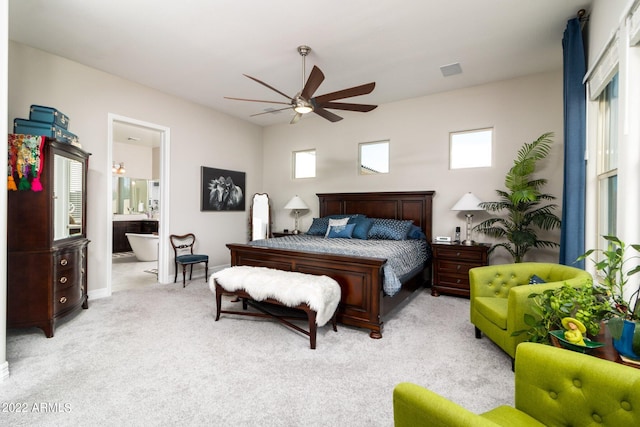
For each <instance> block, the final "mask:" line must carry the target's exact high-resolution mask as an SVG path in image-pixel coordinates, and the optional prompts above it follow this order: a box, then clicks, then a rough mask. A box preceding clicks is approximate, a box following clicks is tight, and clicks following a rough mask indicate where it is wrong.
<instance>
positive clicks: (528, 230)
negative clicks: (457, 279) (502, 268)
mask: <svg viewBox="0 0 640 427" xmlns="http://www.w3.org/2000/svg"><path fill="white" fill-rule="evenodd" d="M552 137H553V133H551V132H548V133H544V134H542V135H541V136H540V137H539V138H538V139H536V140H535V141H533V142H531V143H525V144H524V145H523V146H522V148H520V151H518V157H517V159H516V160H515V161H514V165H513V167H512V168H511V169H510V170H509V172H508V173H507V175H506V177H505V180H504V183H505V186H506V187H507V189H506V190H496V193H497V194H498V196H500V200H498V201H496V202H483V203H481V204H480V206H481V207H482V208H483V209H485V210H487V211H489V212H502V211H506V216H496V217H493V218H489V219H487V220H485V221H483V222H481V223H480V224H478V225H477V226H475V227H474V230H475V231H478V232H480V233H483V234H486V235H487V236H490V237H493V238H496V239H507V240H508V242H501V243H497V244H495V245H493V246H492V247H491V249H490V250H489V251H490V252H492V251H494V250H495V249H497V248H504V249H506V250H507V252H509V253H510V254H511V256H512V257H513V260H514V262H522V260H523V258H524V256H525V254H526V253H527V252H528V251H529V250H531V249H534V248H553V247H557V246H559V245H558V243H557V242H552V241H549V240H542V239H540V238H539V237H538V232H539V231H540V230H553V229H556V228H559V227H560V223H561V221H560V218H558V216H557V215H555V214H554V213H553V211H554V210H555V209H556V207H557V205H555V204H553V203H551V204H544V202H546V201H550V200H554V199H555V197H554V196H552V195H551V194H545V193H543V192H542V191H541V188H542V187H543V186H544V185H545V184H546V183H547V180H546V179H542V178H533V176H532V175H533V173H534V172H535V171H536V164H537V162H538V161H539V160H542V159H544V158H545V157H547V155H548V154H549V150H550V149H551V143H552V142H553V141H552V139H551V138H552Z"/></svg>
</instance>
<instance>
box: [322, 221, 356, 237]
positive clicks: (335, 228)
mask: <svg viewBox="0 0 640 427" xmlns="http://www.w3.org/2000/svg"><path fill="white" fill-rule="evenodd" d="M355 226H356V225H355V224H346V225H330V226H329V231H328V232H327V238H329V239H333V238H336V237H340V238H343V239H350V238H351V235H352V234H353V229H354V228H355Z"/></svg>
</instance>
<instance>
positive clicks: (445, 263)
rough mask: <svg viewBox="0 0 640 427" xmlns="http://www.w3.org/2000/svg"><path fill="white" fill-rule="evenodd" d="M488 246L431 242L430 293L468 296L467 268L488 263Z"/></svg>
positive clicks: (434, 294)
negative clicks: (431, 276) (431, 270)
mask: <svg viewBox="0 0 640 427" xmlns="http://www.w3.org/2000/svg"><path fill="white" fill-rule="evenodd" d="M489 248H490V246H489V245H488V244H483V243H480V244H475V245H471V246H467V245H461V244H458V243H440V242H438V243H435V242H434V243H432V244H431V249H432V250H433V284H432V287H431V295H433V296H435V297H437V296H440V294H441V293H442V294H452V295H460V296H465V297H467V298H468V297H469V269H471V268H474V267H481V266H484V265H488V260H487V258H488V255H487V252H488V251H489Z"/></svg>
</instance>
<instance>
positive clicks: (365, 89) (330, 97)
mask: <svg viewBox="0 0 640 427" xmlns="http://www.w3.org/2000/svg"><path fill="white" fill-rule="evenodd" d="M375 87H376V83H375V82H371V83H367V84H364V85H360V86H354V87H351V88H349V89H343V90H339V91H337V92H331V93H327V94H325V95H320V96H316V97H315V98H314V100H315V102H316V103H318V104H323V103H325V102H329V101H334V100H336V99H343V98H351V97H352V96H359V95H366V94H368V93H371V92H372V91H373V88H375Z"/></svg>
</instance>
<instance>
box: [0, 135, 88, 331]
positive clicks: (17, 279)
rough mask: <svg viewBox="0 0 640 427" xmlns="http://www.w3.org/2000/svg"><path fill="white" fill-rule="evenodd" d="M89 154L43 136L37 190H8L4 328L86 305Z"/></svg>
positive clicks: (48, 320) (40, 322)
mask: <svg viewBox="0 0 640 427" xmlns="http://www.w3.org/2000/svg"><path fill="white" fill-rule="evenodd" d="M88 158H89V154H88V153H86V152H84V151H82V150H81V149H79V148H77V147H75V146H73V145H70V144H66V143H59V142H56V141H55V140H51V139H47V140H46V142H45V144H44V147H43V149H42V156H41V159H42V160H41V161H42V173H41V176H40V182H41V183H42V191H31V190H21V191H9V194H8V209H7V249H8V262H7V327H9V328H23V327H32V326H35V327H38V328H41V329H42V330H43V331H44V333H45V335H46V336H47V337H49V338H50V337H52V336H53V333H54V327H55V323H56V321H57V320H58V319H60V318H61V317H63V316H66V315H68V314H70V313H72V312H74V311H76V310H78V309H80V308H81V307H82V308H88V300H87V246H88V244H89V240H87V237H86V225H87V224H86V199H87V198H86V181H87V165H88Z"/></svg>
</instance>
